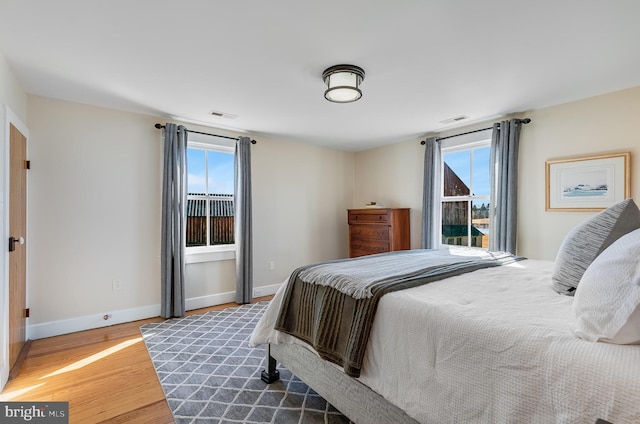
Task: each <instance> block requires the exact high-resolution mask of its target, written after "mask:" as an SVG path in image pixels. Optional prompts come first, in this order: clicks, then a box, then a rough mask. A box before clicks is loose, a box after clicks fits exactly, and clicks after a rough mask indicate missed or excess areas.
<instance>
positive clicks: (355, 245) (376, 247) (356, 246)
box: [349, 239, 389, 258]
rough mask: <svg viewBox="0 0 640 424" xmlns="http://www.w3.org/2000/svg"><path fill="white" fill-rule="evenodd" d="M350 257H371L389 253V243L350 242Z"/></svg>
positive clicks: (372, 241) (376, 241) (361, 240)
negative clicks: (376, 254) (375, 254)
mask: <svg viewBox="0 0 640 424" xmlns="http://www.w3.org/2000/svg"><path fill="white" fill-rule="evenodd" d="M349 250H350V251H351V257H352V258H355V257H356V256H364V255H373V254H374V253H384V252H388V251H389V242H386V241H379V240H365V239H358V240H351V243H350V249H349Z"/></svg>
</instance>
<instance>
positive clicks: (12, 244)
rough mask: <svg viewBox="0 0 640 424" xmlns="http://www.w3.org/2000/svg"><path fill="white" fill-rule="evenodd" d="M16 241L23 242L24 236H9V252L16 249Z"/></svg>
mask: <svg viewBox="0 0 640 424" xmlns="http://www.w3.org/2000/svg"><path fill="white" fill-rule="evenodd" d="M16 242H18V243H20V244H24V237H22V236H20V237H18V238H16V237H13V236H11V237H9V252H13V251H14V250H16Z"/></svg>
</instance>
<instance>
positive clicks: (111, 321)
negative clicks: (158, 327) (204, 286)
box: [3, 284, 280, 377]
mask: <svg viewBox="0 0 640 424" xmlns="http://www.w3.org/2000/svg"><path fill="white" fill-rule="evenodd" d="M279 287H280V284H272V285H269V286H260V287H257V288H255V289H254V290H253V297H262V296H269V295H272V294H275V293H276V291H277V290H278V288H279ZM235 300H236V295H235V292H227V293H219V294H213V295H209V296H200V297H193V298H189V299H186V300H185V307H186V309H187V311H191V310H194V309H200V308H207V307H209V306H216V305H222V304H225V303H232V302H235ZM157 316H160V305H148V306H141V307H138V308H130V309H121V310H118V311H113V312H105V313H102V314H95V315H87V316H83V317H77V318H69V319H65V320H60V321H51V322H43V323H41V324H33V325H29V326H28V328H27V335H28V338H29V339H31V340H37V339H44V338H46V337H53V336H59V335H61V334H68V333H75V332H78V331H84V330H92V329H95V328H102V327H108V326H110V325H115V324H122V323H125V322H131V321H138V320H141V319H147V318H154V317H157ZM105 317H106V319H105ZM7 374H8V373H7ZM3 377H4V376H3Z"/></svg>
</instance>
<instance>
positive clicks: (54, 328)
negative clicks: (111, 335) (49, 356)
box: [27, 305, 160, 340]
mask: <svg viewBox="0 0 640 424" xmlns="http://www.w3.org/2000/svg"><path fill="white" fill-rule="evenodd" d="M157 316H160V305H148V306H141V307H139V308H130V309H121V310H118V311H113V312H105V313H102V314H95V315H85V316H83V317H77V318H69V319H63V320H59V321H50V322H43V323H41V324H33V325H29V326H28V329H27V331H28V337H29V339H31V340H37V339H44V338H46V337H53V336H59V335H61V334H68V333H75V332H78V331H84V330H92V329H95V328H102V327H108V326H110V325H115V324H122V323H125V322H131V321H138V320H141V319H147V318H153V317H157ZM105 317H106V319H105Z"/></svg>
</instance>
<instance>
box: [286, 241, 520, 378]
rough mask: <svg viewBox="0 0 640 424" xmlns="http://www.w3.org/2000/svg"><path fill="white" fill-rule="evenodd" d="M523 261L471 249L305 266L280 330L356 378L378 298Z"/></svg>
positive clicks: (293, 280)
mask: <svg viewBox="0 0 640 424" xmlns="http://www.w3.org/2000/svg"><path fill="white" fill-rule="evenodd" d="M520 259H523V258H521V257H516V256H514V255H511V254H508V253H504V252H487V251H484V250H480V249H471V248H451V249H434V250H407V251H399V252H390V253H383V254H379V255H370V256H363V257H359V258H353V259H342V260H336V261H330V262H325V263H320V264H314V265H307V266H304V267H301V268H298V269H297V270H295V271H294V272H293V273H292V274H291V276H290V278H289V282H288V286H287V289H286V292H285V295H284V298H283V302H282V309H281V310H280V314H279V316H278V320H277V322H276V326H275V328H276V330H278V331H282V332H285V333H287V334H291V335H292V336H295V337H297V338H299V339H301V340H303V341H305V342H306V343H309V344H310V345H311V346H313V347H314V348H315V350H316V351H317V352H318V354H319V355H320V356H321V357H322V358H323V359H325V360H328V361H331V362H334V363H336V364H338V365H340V366H342V367H343V368H344V370H345V373H347V374H348V375H351V376H354V377H358V376H359V375H360V368H361V366H362V360H363V358H364V351H365V348H366V346H367V342H368V340H369V332H370V330H371V324H372V322H373V317H374V315H375V310H376V308H377V305H378V302H379V300H380V298H381V297H382V296H383V295H385V294H386V293H390V292H393V291H396V290H401V289H406V288H411V287H416V286H419V285H422V284H427V283H430V282H432V281H437V280H441V279H444V278H447V277H453V276H456V275H460V274H464V273H467V272H471V271H475V270H477V269H482V268H488V267H493V266H500V265H504V264H508V263H512V262H514V261H516V260H520Z"/></svg>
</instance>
